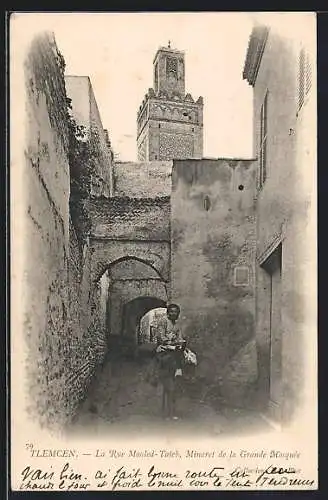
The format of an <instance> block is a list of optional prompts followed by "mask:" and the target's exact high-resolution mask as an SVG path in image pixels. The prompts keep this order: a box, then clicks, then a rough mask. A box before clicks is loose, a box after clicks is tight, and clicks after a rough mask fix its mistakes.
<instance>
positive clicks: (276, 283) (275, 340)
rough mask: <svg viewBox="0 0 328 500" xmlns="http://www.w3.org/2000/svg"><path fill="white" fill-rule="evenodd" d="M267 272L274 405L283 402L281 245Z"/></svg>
mask: <svg viewBox="0 0 328 500" xmlns="http://www.w3.org/2000/svg"><path fill="white" fill-rule="evenodd" d="M262 268H263V269H264V270H265V271H266V273H267V276H268V280H269V283H268V284H269V286H268V287H267V291H268V295H269V296H268V299H269V307H268V309H267V311H268V318H267V324H268V331H269V339H268V340H269V398H270V401H271V402H272V403H273V404H274V405H279V403H280V401H281V379H282V373H281V370H282V327H281V305H282V304H281V271H282V245H281V243H280V244H279V245H278V246H277V247H276V249H275V250H274V251H273V252H272V253H271V254H270V256H269V257H268V258H267V259H266V261H265V262H264V263H263V264H262Z"/></svg>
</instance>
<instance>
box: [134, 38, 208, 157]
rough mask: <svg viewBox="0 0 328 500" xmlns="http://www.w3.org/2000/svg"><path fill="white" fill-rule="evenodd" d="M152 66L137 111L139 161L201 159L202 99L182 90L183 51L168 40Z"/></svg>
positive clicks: (183, 71) (183, 77) (183, 81)
mask: <svg viewBox="0 0 328 500" xmlns="http://www.w3.org/2000/svg"><path fill="white" fill-rule="evenodd" d="M153 65H154V81H153V87H152V88H150V89H149V90H148V93H147V94H146V96H145V98H144V100H143V102H142V104H141V106H140V108H139V111H138V118H137V128H138V131H137V143H138V161H152V160H173V159H187V158H195V159H197V158H198V159H199V158H202V156H203V98H202V97H199V98H198V99H197V101H196V102H195V101H194V100H193V98H192V96H191V95H190V94H186V93H185V54H184V52H182V51H180V50H175V49H172V48H171V44H170V42H169V44H168V47H161V48H159V49H158V51H157V53H156V55H155V58H154V61H153Z"/></svg>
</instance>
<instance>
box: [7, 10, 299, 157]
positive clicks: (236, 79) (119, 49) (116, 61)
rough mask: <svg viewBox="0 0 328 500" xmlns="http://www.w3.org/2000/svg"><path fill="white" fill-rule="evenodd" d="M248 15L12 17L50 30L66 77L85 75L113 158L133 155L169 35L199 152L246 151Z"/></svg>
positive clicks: (241, 153)
mask: <svg viewBox="0 0 328 500" xmlns="http://www.w3.org/2000/svg"><path fill="white" fill-rule="evenodd" d="M280 16H281V14H280ZM271 17H272V15H271ZM284 17H286V15H285V16H284ZM255 18H256V15H254V14H253V13H240V12H238V13H225V12H224V13H223V12H215V13H204V12H200V13H186V12H183V13H179V12H176V13H163V12H162V13H159V12H156V13H144V12H142V13H141V12H139V13H31V14H28V13H27V14H15V20H16V21H17V19H18V21H20V22H24V23H25V24H24V30H20V33H22V32H23V31H24V32H26V31H27V30H28V26H29V27H30V29H32V30H34V31H35V32H37V31H43V30H50V31H53V32H54V34H55V38H56V41H57V45H58V48H59V50H60V51H61V53H62V54H63V56H64V59H65V61H66V73H67V74H68V75H83V76H86V75H88V76H89V77H90V79H91V84H92V87H93V91H94V94H95V98H96V101H97V104H98V109H99V112H100V116H101V119H102V123H103V127H104V128H106V129H108V131H109V136H110V139H111V142H112V146H113V149H114V151H115V152H116V153H117V154H118V157H119V159H120V160H121V161H127V160H130V161H133V160H136V158H137V148H136V117H137V111H138V108H139V106H140V104H141V102H142V100H143V98H144V95H145V93H146V92H147V90H148V88H149V87H152V86H153V81H152V79H153V58H154V55H155V53H156V51H157V49H158V48H159V47H160V46H167V44H168V41H169V40H170V41H171V47H172V48H176V49H179V50H184V51H185V60H186V92H189V93H191V95H192V96H193V98H194V99H195V100H196V99H197V98H198V97H199V96H200V95H201V96H203V98H204V157H214V158H217V157H238V158H251V157H252V156H253V146H252V103H253V97H252V96H253V94H252V88H251V87H250V86H249V85H248V83H247V82H246V81H245V80H243V79H242V72H243V66H244V62H245V57H246V52H247V45H248V40H249V36H250V33H251V30H252V26H253V22H254V20H255ZM288 21H290V20H288ZM285 24H286V26H287V28H288V30H289V31H290V27H291V24H290V22H288V23H285ZM280 25H281V22H280ZM16 27H17V32H19V29H18V28H19V23H17V26H16ZM20 36H21V35H20Z"/></svg>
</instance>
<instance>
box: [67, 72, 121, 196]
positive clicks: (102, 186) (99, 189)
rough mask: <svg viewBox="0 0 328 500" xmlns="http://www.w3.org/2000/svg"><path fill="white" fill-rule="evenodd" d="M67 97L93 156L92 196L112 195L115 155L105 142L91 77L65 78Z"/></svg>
mask: <svg viewBox="0 0 328 500" xmlns="http://www.w3.org/2000/svg"><path fill="white" fill-rule="evenodd" d="M65 85H66V91H67V94H68V97H69V98H70V99H71V100H72V114H73V117H74V119H75V121H76V123H77V124H78V125H80V126H83V127H84V128H85V130H86V134H87V138H88V140H89V143H90V149H91V151H92V153H93V164H94V169H93V173H92V182H91V195H92V196H106V197H109V196H111V194H112V175H113V172H112V169H113V167H112V163H113V153H112V150H111V148H110V147H109V145H108V144H107V141H106V135H105V132H104V129H103V125H102V121H101V117H100V114H99V110H98V106H97V102H96V99H95V96H94V92H93V89H92V85H91V82H90V78H89V77H88V76H65Z"/></svg>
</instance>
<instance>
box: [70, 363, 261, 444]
mask: <svg viewBox="0 0 328 500" xmlns="http://www.w3.org/2000/svg"><path fill="white" fill-rule="evenodd" d="M150 370H151V369H150V360H149V358H148V359H146V360H144V359H124V358H123V357H121V358H115V359H110V358H108V359H107V360H105V363H104V364H103V366H102V367H101V368H100V369H99V371H98V373H97V375H96V377H95V378H94V380H93V383H92V385H91V386H90V389H89V392H88V395H87V397H86V399H85V401H84V402H83V403H82V404H81V406H80V407H79V410H78V412H77V416H76V419H75V420H74V422H73V424H72V426H71V428H70V432H72V433H73V434H75V433H76V434H78V433H79V432H81V433H83V434H84V435H88V436H94V435H97V434H98V433H99V435H102V436H103V435H104V434H105V433H107V432H108V433H116V432H117V431H124V435H126V432H131V433H132V434H133V433H138V435H140V434H145V435H149V434H151V433H153V434H156V433H157V432H161V431H163V430H165V433H167V432H169V433H179V435H181V433H182V434H186V435H189V436H190V435H192V433H196V434H197V435H200V434H204V435H207V436H213V437H215V436H218V435H221V434H228V435H229V434H234V435H236V434H243V435H245V434H252V433H258V432H261V431H266V432H269V431H270V426H269V424H268V423H267V422H266V421H265V420H264V418H263V417H262V416H261V415H260V413H259V412H257V411H255V410H254V409H253V410H250V409H249V410H247V409H244V408H243V409H242V408H232V407H229V406H227V405H224V403H222V405H221V406H219V408H216V409H214V404H213V402H211V401H210V400H209V401H208V400H207V399H209V398H204V399H205V401H200V400H199V397H196V396H195V394H192V393H193V392H194V393H195V391H193V390H192V389H193V388H192V387H190V384H191V385H192V381H191V382H190V381H188V380H184V381H183V382H182V383H181V387H180V390H179V397H178V402H177V416H178V417H179V418H178V420H176V421H172V420H167V419H164V418H163V416H162V413H161V397H162V394H161V387H160V386H159V385H157V386H154V385H153V384H151V383H150V376H149V375H150ZM216 406H218V405H217V403H216Z"/></svg>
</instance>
